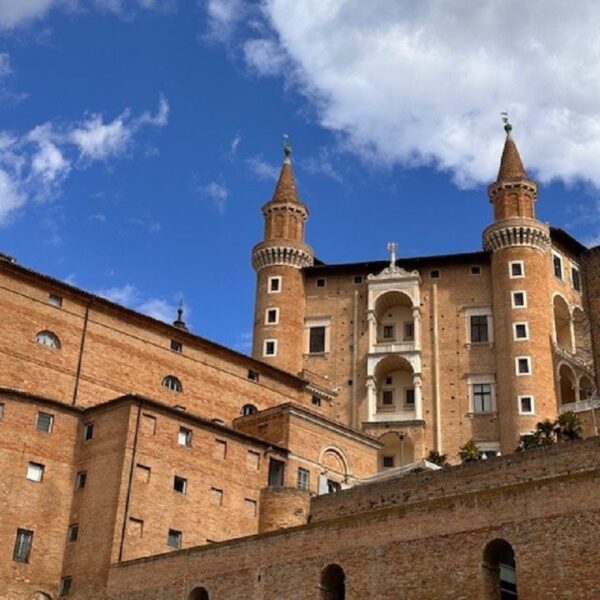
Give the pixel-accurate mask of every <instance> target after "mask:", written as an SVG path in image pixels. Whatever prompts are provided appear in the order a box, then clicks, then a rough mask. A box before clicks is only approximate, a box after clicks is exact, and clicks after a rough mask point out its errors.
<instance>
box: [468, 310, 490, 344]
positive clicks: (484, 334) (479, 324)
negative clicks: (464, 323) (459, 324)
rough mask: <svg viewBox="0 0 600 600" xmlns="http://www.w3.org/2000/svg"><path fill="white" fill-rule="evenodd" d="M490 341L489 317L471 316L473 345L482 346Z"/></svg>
mask: <svg viewBox="0 0 600 600" xmlns="http://www.w3.org/2000/svg"><path fill="white" fill-rule="evenodd" d="M488 341H489V338H488V317H487V315H473V316H471V343H472V344H481V343H484V342H488Z"/></svg>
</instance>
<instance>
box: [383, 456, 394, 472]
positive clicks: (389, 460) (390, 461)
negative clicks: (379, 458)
mask: <svg viewBox="0 0 600 600" xmlns="http://www.w3.org/2000/svg"><path fill="white" fill-rule="evenodd" d="M393 466H394V457H393V456H384V457H383V468H384V469H391V468H392V467H393Z"/></svg>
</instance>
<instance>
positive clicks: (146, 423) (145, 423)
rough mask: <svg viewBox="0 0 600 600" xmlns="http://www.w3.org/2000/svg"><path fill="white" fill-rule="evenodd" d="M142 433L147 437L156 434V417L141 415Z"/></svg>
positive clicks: (146, 414)
mask: <svg viewBox="0 0 600 600" xmlns="http://www.w3.org/2000/svg"><path fill="white" fill-rule="evenodd" d="M142 431H143V432H144V433H145V434H147V435H155V434H156V417H155V416H154V415H150V414H148V413H143V414H142Z"/></svg>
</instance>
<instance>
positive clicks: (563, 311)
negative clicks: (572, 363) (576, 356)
mask: <svg viewBox="0 0 600 600" xmlns="http://www.w3.org/2000/svg"><path fill="white" fill-rule="evenodd" d="M552 308H553V313H554V341H555V342H556V343H557V344H558V345H559V346H560V347H561V348H564V349H565V350H568V351H571V350H572V349H573V338H572V336H571V311H570V309H569V304H568V303H567V301H566V300H565V299H564V298H563V296H561V295H560V294H555V295H554V298H553V299H552Z"/></svg>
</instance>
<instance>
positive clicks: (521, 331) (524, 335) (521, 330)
mask: <svg viewBox="0 0 600 600" xmlns="http://www.w3.org/2000/svg"><path fill="white" fill-rule="evenodd" d="M514 327H515V340H527V339H529V332H528V331H527V323H515V324H514Z"/></svg>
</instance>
